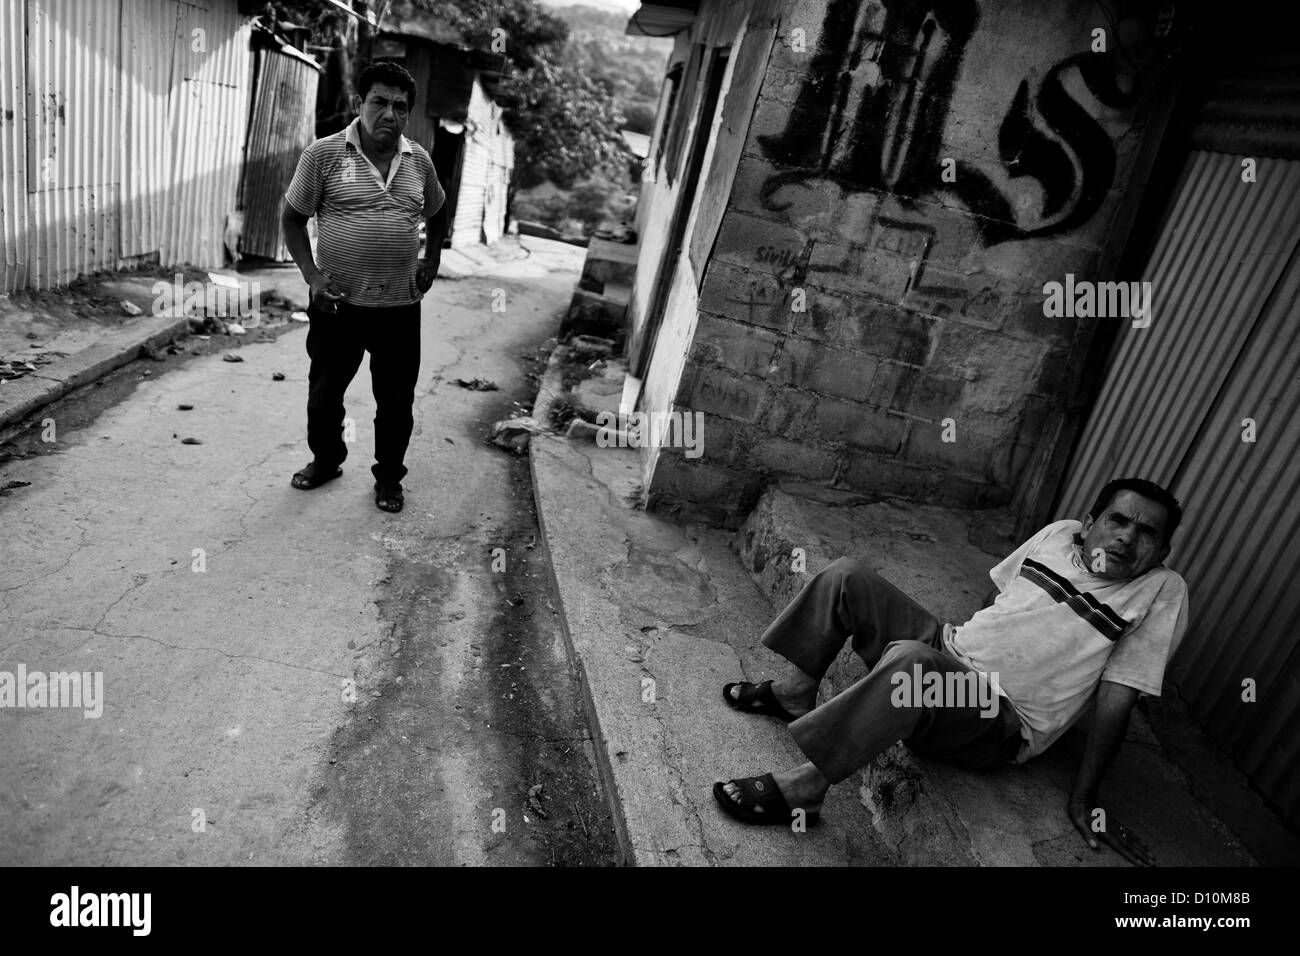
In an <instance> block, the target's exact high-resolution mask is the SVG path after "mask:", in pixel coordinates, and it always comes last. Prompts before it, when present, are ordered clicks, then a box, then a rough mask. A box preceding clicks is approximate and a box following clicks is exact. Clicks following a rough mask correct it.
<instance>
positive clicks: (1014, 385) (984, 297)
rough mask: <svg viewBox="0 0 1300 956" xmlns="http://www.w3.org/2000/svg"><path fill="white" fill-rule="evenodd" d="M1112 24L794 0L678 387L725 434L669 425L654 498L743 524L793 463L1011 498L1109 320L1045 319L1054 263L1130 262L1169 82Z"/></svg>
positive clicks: (1090, 270) (884, 481) (986, 7)
mask: <svg viewBox="0 0 1300 956" xmlns="http://www.w3.org/2000/svg"><path fill="white" fill-rule="evenodd" d="M1125 16H1126V14H1125V12H1124V11H1123V10H1121V14H1120V17H1119V20H1118V27H1119V30H1120V38H1121V39H1122V42H1123V44H1124V46H1125V50H1126V51H1127V52H1128V53H1129V55H1130V56H1135V57H1139V58H1140V53H1141V51H1142V50H1143V42H1144V41H1143V32H1142V31H1143V29H1144V26H1143V24H1141V23H1139V22H1137V21H1136V20H1135V21H1129V20H1126V19H1125ZM1095 30H1102V31H1104V33H1103V34H1102V35H1101V36H1102V39H1101V41H1100V43H1101V44H1102V45H1103V46H1104V50H1109V51H1111V53H1113V52H1114V50H1115V45H1116V39H1117V37H1116V35H1115V33H1114V31H1113V30H1112V29H1111V27H1110V25H1109V23H1108V22H1107V20H1106V19H1105V18H1104V16H1103V14H1102V12H1101V11H1100V9H1099V8H1097V7H1096V6H1095V5H1092V4H1090V3H1087V2H1077V0H1035V2H1028V0H999V2H998V3H996V4H994V3H992V2H990V0H985V2H983V3H976V2H975V0H968V2H967V0H963V2H948V3H928V4H927V3H912V2H890V3H881V2H877V0H866V2H862V3H858V2H855V0H802V2H800V3H797V4H792V5H791V6H790V7H789V8H788V9H787V10H786V12H785V14H784V16H783V19H782V22H781V25H780V28H779V33H778V40H777V42H776V44H775V46H774V47H773V50H772V55H771V57H770V59H769V61H768V63H767V66H766V71H765V75H764V79H763V84H762V87H761V89H760V92H759V97H758V101H757V104H756V106H755V108H754V111H753V116H752V121H751V123H750V126H749V129H748V132H747V135H746V138H745V146H744V149H743V151H742V155H741V158H740V164H739V167H738V169H737V171H736V176H735V181H734V185H733V187H732V189H731V193H730V198H729V201H728V204H727V209H726V213H725V215H724V218H723V221H722V225H721V228H720V231H719V234H718V238H717V242H716V244H715V246H714V249H713V252H712V254H711V256H710V258H709V261H708V263H707V268H706V272H705V275H704V280H703V283H702V286H701V289H700V296H699V303H698V316H697V320H696V327H695V330H694V335H693V338H692V340H691V342H690V344H689V348H688V351H687V355H686V361H685V365H684V367H683V370H682V374H681V378H680V381H679V384H678V387H677V391H676V407H677V408H678V409H680V410H683V411H700V412H703V413H704V416H705V445H704V448H705V453H704V455H703V456H702V457H700V458H697V459H688V458H686V457H684V456H683V455H682V454H681V452H680V451H679V450H673V449H664V450H663V451H662V452H661V453H660V454H659V456H658V460H657V462H656V463H655V467H654V470H653V474H652V476H651V479H650V481H649V482H648V485H647V499H648V503H649V505H650V506H651V507H655V508H661V509H663V508H667V509H675V510H680V511H683V512H685V513H687V514H689V515H690V516H692V517H702V518H705V519H706V520H711V521H716V522H720V523H724V524H731V525H734V524H735V523H736V522H737V520H738V519H739V518H741V517H743V512H744V511H745V510H747V509H748V508H749V507H752V505H753V503H754V502H755V501H756V500H757V495H758V494H759V493H760V492H761V490H762V488H763V487H764V486H766V485H767V484H768V483H770V482H771V481H772V480H775V479H797V480H801V481H811V482H817V483H821V484H825V485H828V486H832V487H838V488H846V489H851V490H855V491H862V492H867V493H876V494H880V495H894V496H901V497H907V498H912V499H924V500H931V501H935V502H936V503H943V504H959V505H968V506H993V505H1001V504H1005V503H1006V502H1008V501H1009V500H1010V499H1011V497H1012V495H1013V493H1014V491H1015V489H1016V485H1017V481H1018V479H1019V477H1020V475H1021V473H1022V471H1023V469H1024V468H1025V466H1026V464H1027V462H1028V461H1029V459H1030V457H1031V455H1032V453H1033V451H1034V449H1035V447H1036V444H1037V441H1038V439H1039V435H1040V432H1041V431H1042V429H1043V426H1044V423H1045V421H1046V420H1047V417H1048V415H1049V413H1051V412H1052V411H1053V409H1055V408H1058V407H1059V405H1060V402H1061V401H1062V399H1061V386H1062V384H1063V382H1064V380H1065V376H1066V373H1067V370H1068V368H1069V365H1070V363H1071V362H1074V361H1078V360H1079V359H1080V356H1078V355H1076V354H1075V352H1076V351H1077V349H1078V345H1077V342H1078V341H1079V332H1080V331H1081V329H1080V328H1079V323H1081V322H1089V321H1096V320H1091V319H1073V318H1053V319H1048V318H1045V317H1044V316H1043V300H1044V295H1043V291H1042V290H1043V284H1044V283H1045V282H1047V281H1052V280H1055V281H1063V280H1064V276H1065V273H1067V272H1071V273H1074V274H1075V275H1076V277H1077V278H1090V279H1104V278H1109V277H1105V276H1098V275H1096V273H1095V270H1096V268H1097V265H1098V261H1099V259H1100V257H1101V255H1102V253H1103V251H1104V250H1105V249H1106V248H1108V245H1109V244H1113V243H1120V242H1122V241H1123V239H1124V237H1123V236H1121V235H1117V234H1116V230H1115V229H1114V228H1112V224H1113V223H1114V221H1115V219H1116V216H1117V212H1118V210H1119V206H1120V203H1121V201H1122V199H1123V197H1124V192H1125V189H1126V185H1127V182H1128V178H1129V176H1130V175H1131V173H1132V170H1133V167H1134V162H1133V161H1134V157H1135V155H1136V153H1137V150H1138V148H1139V145H1140V144H1141V142H1142V138H1143V135H1144V132H1145V123H1144V119H1143V118H1144V115H1145V113H1146V112H1147V110H1149V108H1150V106H1151V104H1150V102H1149V97H1148V98H1144V92H1143V90H1144V88H1143V86H1142V85H1141V84H1140V83H1137V82H1136V81H1135V79H1134V78H1133V77H1130V76H1129V75H1128V74H1127V73H1126V72H1125V70H1126V67H1125V60H1124V59H1123V58H1122V57H1115V56H1113V55H1111V53H1107V52H1104V50H1098V51H1095V52H1094V46H1096V45H1097V43H1098V40H1097V36H1098V35H1097V34H1096V33H1094V31H1095ZM918 76H919V77H921V79H920V80H917V79H915V77H918ZM836 104H840V106H838V107H837V106H836ZM701 188H704V189H707V188H709V187H708V184H707V183H706V184H705V185H704V186H702V187H701ZM945 438H948V439H955V440H945Z"/></svg>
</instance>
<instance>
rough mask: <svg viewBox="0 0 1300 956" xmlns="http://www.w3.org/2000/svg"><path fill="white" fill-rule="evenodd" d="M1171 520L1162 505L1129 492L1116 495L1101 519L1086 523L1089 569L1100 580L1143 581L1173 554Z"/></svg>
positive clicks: (1084, 527)
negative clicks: (1169, 538) (1168, 528)
mask: <svg viewBox="0 0 1300 956" xmlns="http://www.w3.org/2000/svg"><path fill="white" fill-rule="evenodd" d="M1167 520H1168V514H1167V513H1166V511H1165V506H1164V505H1162V504H1160V503H1159V502H1156V501H1152V500H1151V499H1150V498H1146V497H1144V496H1142V495H1140V494H1138V493H1137V492H1135V491H1129V490H1128V489H1124V490H1123V491H1120V492H1118V493H1116V494H1115V495H1113V496H1112V497H1111V499H1110V504H1108V505H1107V506H1106V507H1105V508H1103V509H1102V513H1101V514H1100V515H1097V516H1093V515H1088V516H1087V517H1086V518H1085V519H1084V522H1083V550H1084V556H1085V557H1086V558H1087V561H1088V566H1089V567H1091V568H1093V571H1094V573H1095V574H1097V576H1098V577H1103V578H1117V579H1125V578H1137V577H1141V576H1142V575H1144V574H1146V573H1147V572H1148V571H1150V570H1151V569H1152V568H1154V567H1155V566H1156V565H1158V564H1160V562H1161V561H1163V560H1164V559H1165V558H1166V557H1167V556H1168V554H1169V545H1168V543H1167V542H1166V540H1165V539H1166V535H1165V522H1166V521H1167ZM1099 548H1100V549H1101V551H1102V554H1100V555H1098V553H1097V550H1098V549H1099ZM1100 561H1104V564H1101V563H1099V562H1100Z"/></svg>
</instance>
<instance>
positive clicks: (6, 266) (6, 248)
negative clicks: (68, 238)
mask: <svg viewBox="0 0 1300 956" xmlns="http://www.w3.org/2000/svg"><path fill="white" fill-rule="evenodd" d="M25 9H26V5H25V4H24V3H22V2H19V0H0V266H2V269H0V273H2V274H0V278H3V280H4V285H3V286H2V287H0V292H8V291H9V290H11V289H18V288H22V287H23V286H25V285H26V284H27V124H26V122H25V117H26V114H27V104H26V102H25V97H26V90H27V80H26V75H25V74H26V69H27V67H26V62H27V60H26V57H27V54H26V43H25V40H24V26H23V23H24V19H25V14H24V11H25Z"/></svg>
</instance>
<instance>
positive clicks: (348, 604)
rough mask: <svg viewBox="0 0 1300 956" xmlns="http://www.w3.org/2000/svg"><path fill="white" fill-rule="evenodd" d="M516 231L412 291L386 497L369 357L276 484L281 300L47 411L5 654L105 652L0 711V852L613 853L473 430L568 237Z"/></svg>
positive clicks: (5, 660) (470, 859)
mask: <svg viewBox="0 0 1300 956" xmlns="http://www.w3.org/2000/svg"><path fill="white" fill-rule="evenodd" d="M525 242H526V244H527V245H529V246H531V247H533V248H532V249H531V250H528V251H530V254H529V256H528V257H527V258H524V259H520V260H517V261H513V262H503V263H500V264H498V265H497V266H496V268H495V272H494V271H491V270H489V271H487V272H485V273H483V274H480V275H476V276H474V277H472V278H468V279H463V280H459V281H441V280H440V281H439V282H438V283H437V284H436V285H435V287H434V289H433V290H432V292H431V293H430V294H429V296H428V297H426V299H425V300H424V306H423V308H424V326H423V328H424V338H423V341H422V364H421V376H420V385H419V389H418V391H417V397H416V407H415V416H416V425H415V434H414V436H413V438H412V443H411V449H410V452H409V454H408V458H407V462H408V465H409V467H410V469H411V471H410V474H409V476H408V477H407V480H406V488H407V494H408V503H407V508H406V510H405V511H404V512H403V513H402V514H400V515H385V514H383V513H381V512H379V511H377V510H376V508H375V506H374V502H373V500H372V498H373V491H372V479H371V476H370V473H369V465H370V463H371V442H372V427H371V419H372V417H373V411H374V405H373V399H372V397H371V394H370V383H369V375H368V373H367V371H366V370H365V369H364V368H363V369H362V371H361V372H360V373H359V374H358V375H357V378H356V379H355V381H354V382H353V385H352V387H351V389H350V390H349V392H348V399H347V410H348V416H349V418H350V419H352V420H353V421H354V422H355V441H354V442H353V443H352V444H351V448H350V457H349V459H348V461H347V462H346V463H345V465H344V475H343V477H342V478H341V479H340V480H338V481H336V482H333V483H331V484H329V485H326V486H324V487H323V488H320V489H316V490H313V491H309V492H302V491H297V490H295V489H293V488H291V487H290V484H289V477H290V475H291V474H292V473H293V472H294V471H295V470H296V469H298V468H300V467H301V466H302V464H303V463H304V462H305V461H306V460H308V459H309V457H310V453H309V452H308V450H307V448H306V440H305V409H304V406H305V401H306V377H307V356H306V354H305V351H304V348H303V343H304V338H305V334H304V332H303V328H304V327H296V328H293V329H291V330H290V331H287V332H286V333H284V334H283V335H281V336H280V337H279V338H278V339H277V340H276V341H274V342H271V343H266V344H253V343H250V344H248V345H246V346H244V347H243V348H241V349H240V350H239V353H238V354H239V356H240V357H241V358H242V359H243V361H242V362H241V363H230V362H223V361H222V359H221V357H220V356H219V355H209V356H204V357H199V358H192V359H189V360H185V361H183V360H181V359H179V358H178V359H174V360H172V361H171V362H170V363H169V364H168V365H167V366H166V367H165V369H164V370H163V371H159V370H158V366H157V365H155V364H154V363H149V362H139V363H135V364H134V365H132V366H128V367H127V368H125V369H123V370H121V371H119V372H118V373H117V374H116V375H115V376H113V377H112V380H111V381H110V382H109V383H108V384H107V385H106V386H105V389H104V390H96V389H90V390H89V391H91V392H96V391H107V392H108V393H110V394H111V395H112V396H113V399H114V400H112V401H111V402H110V403H109V404H108V405H107V407H103V408H102V409H92V410H91V411H90V412H87V410H86V406H87V404H88V403H93V402H94V396H93V395H92V396H91V397H89V398H78V397H72V398H69V399H66V400H64V401H63V402H62V403H60V404H59V405H57V406H54V407H52V408H51V409H47V410H46V411H45V412H44V415H45V416H46V417H51V418H53V419H54V420H55V422H56V423H69V424H65V425H63V427H59V428H58V430H57V438H58V440H57V442H56V443H53V444H51V445H45V446H43V449H42V448H41V447H37V448H35V449H34V451H36V452H37V453H36V454H33V455H32V456H31V457H28V458H26V459H25V460H16V461H12V462H9V463H8V464H6V465H4V466H3V467H0V479H3V482H0V483H7V482H9V481H26V482H30V485H29V486H26V487H21V488H18V489H16V490H13V491H11V492H9V494H8V495H7V496H6V497H4V498H3V499H0V516H3V517H2V520H3V522H4V527H5V545H4V551H5V560H4V561H3V563H2V564H0V603H2V604H3V617H4V620H5V627H4V635H5V637H4V639H2V640H0V669H5V670H9V671H14V670H16V669H17V668H18V666H19V665H20V664H21V665H23V666H24V667H25V668H26V670H28V671H29V672H34V671H43V672H47V673H51V672H65V671H72V670H76V671H81V672H102V673H103V681H104V683H103V699H102V714H101V715H100V716H98V717H86V716H84V715H83V713H82V711H79V710H73V709H60V710H48V711H38V710H26V709H13V710H9V711H7V712H6V715H5V716H6V732H5V733H4V734H3V735H2V736H0V765H3V766H4V767H5V768H6V773H5V774H4V775H3V777H2V778H0V863H3V864H35V863H39V864H44V865H51V864H69V863H73V862H75V863H78V864H97V865H126V864H130V865H140V864H177V863H187V864H209V865H212V864H233V863H244V864H248V863H254V864H257V863H273V864H290V863H313V864H347V863H365V864H413V863H420V864H442V865H460V864H470V865H473V864H485V863H490V864H493V865H509V864H531V865H551V864H555V863H563V864H584V865H600V864H609V863H612V862H614V857H615V852H614V848H615V843H614V838H613V831H612V826H611V822H610V818H609V811H608V808H607V803H606V801H605V800H604V799H603V797H602V796H601V795H600V793H599V792H597V784H596V781H595V775H594V771H593V769H592V765H591V761H590V742H589V733H588V730H587V728H586V726H585V723H584V719H583V717H582V711H581V707H580V705H579V703H578V698H577V696H576V693H575V684H574V681H573V679H572V677H571V674H570V672H569V667H568V663H567V659H566V655H565V652H564V647H563V642H562V638H561V636H560V630H559V623H558V620H557V617H556V609H555V607H554V604H553V600H552V597H551V593H550V586H549V572H548V570H547V568H546V566H545V563H544V562H545V558H544V557H543V550H542V549H541V548H539V547H538V546H537V545H538V534H537V527H536V519H535V515H534V511H533V504H532V495H531V490H530V483H529V478H528V466H527V458H526V457H524V456H515V455H512V454H511V453H510V452H508V451H505V450H502V449H500V448H497V447H494V446H491V445H488V444H487V443H486V442H485V440H484V439H485V436H486V435H487V434H488V432H489V430H490V426H491V423H492V422H493V421H495V420H497V419H500V418H505V417H508V416H509V415H510V414H511V412H512V402H516V401H517V402H522V403H525V404H531V400H532V396H533V395H534V394H535V392H536V382H535V374H534V378H533V379H530V378H529V377H528V375H529V372H530V371H532V370H535V369H536V368H538V367H539V365H538V362H539V360H540V361H544V360H545V357H546V355H547V349H546V345H545V343H546V340H547V338H548V337H549V336H551V335H553V334H554V333H555V331H556V327H557V324H558V315H557V313H558V312H559V310H560V309H561V308H562V306H563V305H564V304H565V302H566V301H567V298H568V296H569V294H570V292H571V290H572V287H573V283H574V280H575V276H576V270H577V268H578V266H579V264H580V262H581V255H582V250H581V249H575V248H574V247H572V246H565V245H563V244H560V243H551V242H547V241H545V240H525ZM494 303H495V304H496V306H497V308H498V309H499V310H500V311H494V309H493V305H494ZM146 367H147V368H146ZM146 371H150V372H151V373H152V374H150V375H149V376H148V377H146V376H145V375H144V372H146ZM277 372H281V373H283V375H284V380H282V381H276V380H273V375H274V373H277ZM457 378H462V379H466V380H469V379H474V378H482V379H488V380H491V381H493V382H495V383H497V384H498V385H499V390H497V391H469V390H464V389H462V388H458V387H456V386H455V385H453V384H452V380H454V379H457ZM101 403H102V402H101ZM183 405H192V406H193V408H192V410H181V409H180V406H183ZM96 411H97V412H98V413H97V414H96ZM186 438H195V439H197V440H198V441H199V442H200V444H183V440H184V439H186ZM42 450H44V452H45V453H40V452H41V451H42ZM495 549H502V550H501V551H495ZM494 558H495V560H494ZM494 568H495V569H494Z"/></svg>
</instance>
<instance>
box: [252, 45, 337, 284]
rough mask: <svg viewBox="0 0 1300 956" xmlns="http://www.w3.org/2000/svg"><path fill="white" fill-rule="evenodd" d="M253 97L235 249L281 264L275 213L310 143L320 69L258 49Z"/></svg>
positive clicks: (285, 253) (285, 254)
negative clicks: (240, 222) (241, 219)
mask: <svg viewBox="0 0 1300 956" xmlns="http://www.w3.org/2000/svg"><path fill="white" fill-rule="evenodd" d="M256 55H257V91H256V93H255V94H254V96H253V115H252V117H251V119H250V120H249V129H248V153H247V156H246V158H245V165H244V179H243V185H242V186H241V187H240V192H241V195H240V205H241V206H242V207H243V208H244V211H245V212H244V217H245V218H244V235H243V241H242V244H241V248H242V249H243V251H244V252H248V253H252V254H253V255H258V256H266V257H267V258H270V259H279V260H281V261H285V260H288V259H289V251H288V249H286V248H285V245H284V238H283V237H282V236H281V235H280V208H281V206H282V205H283V202H284V194H285V193H286V192H288V190H289V183H290V181H291V180H292V179H293V174H294V170H296V169H297V168H298V157H299V156H300V155H302V151H303V150H304V149H306V148H307V147H308V146H309V145H311V142H312V140H314V139H315V138H316V87H317V84H318V81H319V79H320V68H319V67H317V66H316V65H315V64H313V63H308V62H307V61H306V60H304V59H302V58H300V57H296V56H292V55H289V54H286V53H281V52H279V51H278V50H271V49H259V50H257V51H256Z"/></svg>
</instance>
